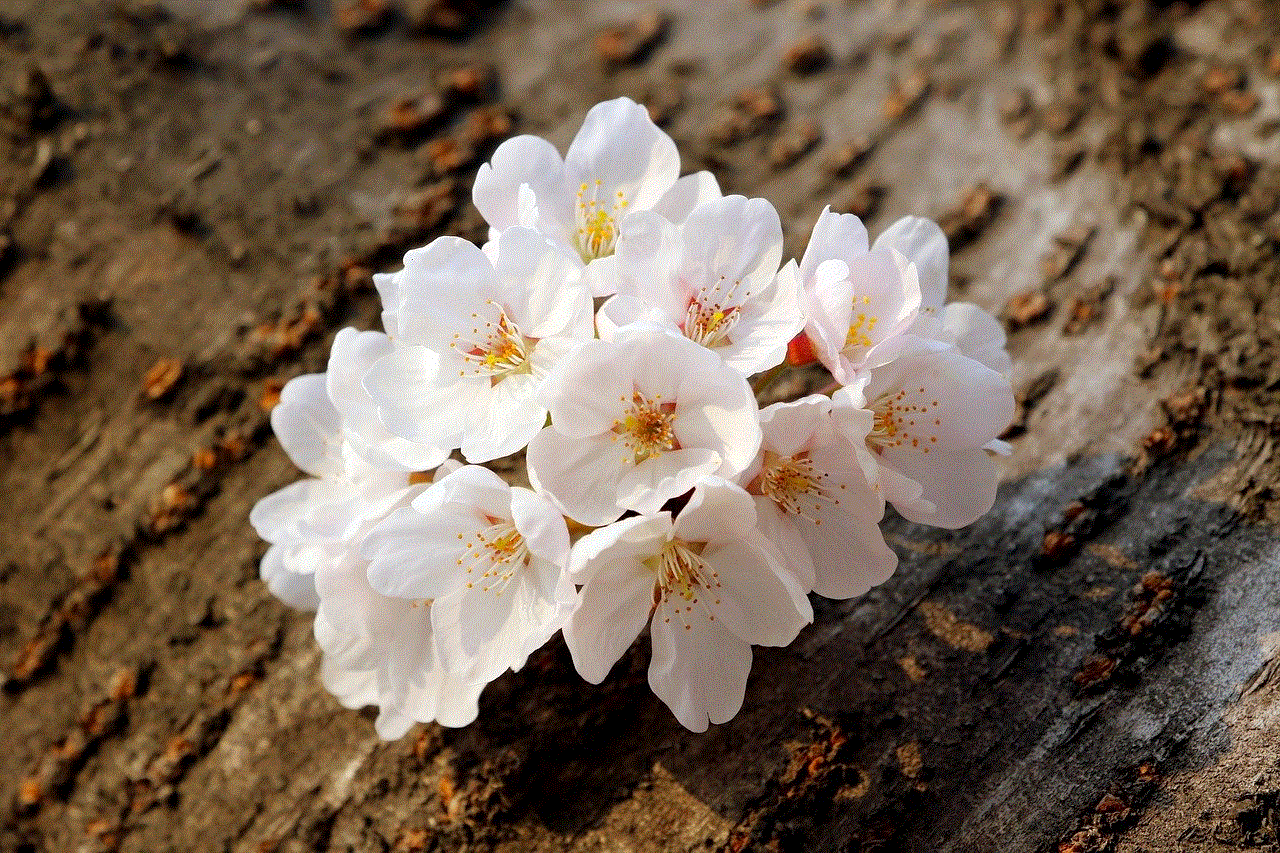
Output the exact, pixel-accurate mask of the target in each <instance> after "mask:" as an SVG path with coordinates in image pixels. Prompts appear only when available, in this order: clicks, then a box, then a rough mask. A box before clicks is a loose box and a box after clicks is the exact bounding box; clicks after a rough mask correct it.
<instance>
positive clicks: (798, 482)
mask: <svg viewBox="0 0 1280 853" xmlns="http://www.w3.org/2000/svg"><path fill="white" fill-rule="evenodd" d="M826 479H827V474H826V473H825V472H823V471H818V470H816V469H815V468H814V467H813V460H812V459H810V458H809V454H808V452H807V451H804V452H801V453H797V454H796V455H795V456H780V455H778V454H776V453H774V452H773V451H771V450H766V451H765V454H764V464H763V466H762V467H761V471H760V477H759V479H758V488H759V490H760V494H762V495H764V496H765V497H767V498H768V499H769V500H771V501H773V502H774V503H775V504H777V505H778V508H779V509H781V510H782V511H783V512H785V513H787V514H788V515H796V516H800V517H801V518H805V519H808V520H809V521H811V522H813V523H814V524H821V523H822V519H821V517H820V512H821V508H822V505H823V504H833V505H835V506H839V505H840V499H839V498H836V497H832V496H831V495H829V494H828V493H827V491H826V490H825V489H824V488H823V481H824V480H826ZM840 488H842V489H843V488H844V484H841V485H840Z"/></svg>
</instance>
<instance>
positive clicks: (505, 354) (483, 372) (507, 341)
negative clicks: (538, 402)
mask: <svg viewBox="0 0 1280 853" xmlns="http://www.w3.org/2000/svg"><path fill="white" fill-rule="evenodd" d="M485 304H486V305H487V306H489V307H490V308H491V309H496V311H497V316H496V317H493V318H491V319H486V318H484V317H482V316H481V315H480V314H479V313H475V314H472V315H471V319H472V320H473V321H474V322H475V325H474V326H472V327H471V332H470V334H469V335H463V334H462V333H461V332H459V333H455V334H454V336H453V340H452V341H450V342H449V346H450V347H452V348H453V349H454V350H456V351H458V352H459V353H460V354H461V355H462V360H463V361H464V362H465V363H466V368H464V369H462V370H459V371H458V375H459V376H466V375H467V374H468V370H467V368H469V369H470V373H471V375H472V376H488V377H490V379H491V381H492V383H493V384H495V385H496V384H497V383H498V381H500V380H501V379H502V378H503V377H504V376H508V375H510V374H512V373H528V372H530V371H531V370H532V369H533V366H532V364H531V363H530V360H529V356H530V355H531V354H532V352H533V347H534V344H535V343H537V342H536V341H535V340H534V339H533V338H526V337H524V336H523V335H521V334H520V327H519V326H517V325H516V324H515V321H514V320H512V319H511V318H510V317H508V316H507V311H506V309H505V308H504V307H502V306H501V305H499V304H498V303H497V302H495V301H494V300H492V299H486V300H485Z"/></svg>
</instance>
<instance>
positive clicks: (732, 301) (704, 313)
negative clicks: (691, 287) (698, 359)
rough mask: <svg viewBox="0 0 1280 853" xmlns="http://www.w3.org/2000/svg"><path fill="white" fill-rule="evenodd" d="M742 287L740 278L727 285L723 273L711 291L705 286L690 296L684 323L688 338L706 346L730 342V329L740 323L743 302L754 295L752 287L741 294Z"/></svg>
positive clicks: (683, 329) (685, 333)
mask: <svg viewBox="0 0 1280 853" xmlns="http://www.w3.org/2000/svg"><path fill="white" fill-rule="evenodd" d="M741 286H742V282H741V281H740V280H739V281H734V282H733V283H731V284H727V285H726V283H725V277H724V276H720V281H719V282H717V283H716V284H715V285H714V286H712V287H711V289H710V290H708V289H706V288H703V290H702V291H701V293H699V294H698V295H697V296H695V297H693V298H692V299H690V300H689V306H688V308H686V309H685V315H684V323H683V324H681V330H682V331H683V332H684V335H685V337H687V338H688V339H689V340H691V341H693V342H694V343H697V344H701V345H702V346H704V347H718V346H724V345H726V344H729V343H731V341H730V340H729V332H731V331H732V330H733V327H734V326H736V325H737V324H738V318H739V315H740V314H741V306H742V303H743V302H745V301H746V300H748V299H750V298H751V291H750V290H748V291H746V292H744V293H742V294H741V295H739V294H738V288H739V287H741Z"/></svg>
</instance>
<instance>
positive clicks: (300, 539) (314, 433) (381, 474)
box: [249, 373, 409, 591]
mask: <svg viewBox="0 0 1280 853" xmlns="http://www.w3.org/2000/svg"><path fill="white" fill-rule="evenodd" d="M271 425H272V427H273V428H274V430H275V433H276V436H277V437H278V438H279V439H280V444H281V446H282V447H283V448H284V450H285V453H287V454H288V455H289V458H290V459H291V460H293V463H294V464H295V465H297V466H298V467H299V468H301V469H302V470H303V471H305V472H306V473H308V474H310V475H312V476H311V477H309V478H307V479H304V480H299V481H298V482H296V483H293V484H291V485H288V486H285V487H284V488H283V489H280V490H279V491H276V492H273V493H272V494H270V495H267V496H266V497H265V498H263V499H262V500H260V501H258V503H257V504H256V505H255V506H254V507H253V510H252V511H251V512H250V513H249V522H250V523H251V524H253V526H254V528H255V529H256V530H257V531H258V535H259V536H261V537H262V538H263V539H265V540H267V541H268V542H270V543H271V545H272V548H271V549H270V550H269V551H268V552H267V557H264V558H263V567H262V573H263V579H264V580H267V581H268V583H272V581H271V578H274V577H276V573H277V570H278V569H281V568H282V569H284V570H286V571H289V572H294V573H298V574H310V573H312V572H314V571H315V567H316V566H317V565H318V564H320V563H322V562H324V561H326V560H328V559H330V555H329V551H330V550H331V549H332V547H333V546H340V545H342V544H343V543H346V542H349V541H350V540H351V539H352V537H353V536H355V533H356V531H357V530H358V529H359V528H360V526H361V524H363V523H364V521H365V520H366V519H368V518H370V517H374V516H378V515H380V514H382V513H384V512H385V511H386V508H387V506H389V505H390V504H391V503H393V502H394V501H395V500H396V499H397V497H396V496H397V495H398V494H399V493H400V492H401V491H402V490H403V489H404V488H405V487H406V486H408V485H409V479H408V473H407V472H406V471H404V470H399V471H396V470H385V469H378V468H375V467H372V466H370V465H369V464H368V463H367V462H365V460H364V459H363V458H362V457H361V456H360V455H359V454H358V453H356V452H355V450H354V448H352V446H351V445H350V444H349V443H348V442H347V441H346V440H345V439H344V438H343V424H342V418H341V416H340V415H339V414H338V411H337V409H335V408H334V406H333V404H332V403H331V402H330V400H329V394H328V391H327V390H326V377H325V375H324V374H319V373H318V374H310V375H307V376H299V377H296V378H294V379H291V380H289V382H288V383H287V384H286V385H285V386H284V389H283V390H282V391H281V393H280V402H279V403H278V404H277V405H276V407H275V408H274V409H273V410H272V411H271ZM277 583H282V581H277ZM273 591H274V589H273Z"/></svg>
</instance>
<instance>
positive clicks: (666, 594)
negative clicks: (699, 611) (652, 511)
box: [645, 539, 721, 631]
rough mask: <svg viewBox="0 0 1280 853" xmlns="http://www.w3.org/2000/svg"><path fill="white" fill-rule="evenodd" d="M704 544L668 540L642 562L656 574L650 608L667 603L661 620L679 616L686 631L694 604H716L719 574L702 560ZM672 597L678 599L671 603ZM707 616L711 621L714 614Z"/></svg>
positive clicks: (668, 620)
mask: <svg viewBox="0 0 1280 853" xmlns="http://www.w3.org/2000/svg"><path fill="white" fill-rule="evenodd" d="M705 547H706V543H705V542H685V541H683V540H681V539H672V540H671V541H670V542H667V543H666V544H665V545H663V547H662V551H661V552H660V553H659V554H657V555H656V556H653V557H650V558H649V559H648V560H646V561H645V564H646V565H648V566H649V567H650V568H651V569H653V570H654V573H655V575H656V577H655V578H654V582H653V608H654V609H655V610H657V609H658V608H662V607H664V606H666V605H670V607H669V608H668V609H667V612H665V613H664V615H663V617H662V618H663V621H664V622H670V621H671V618H672V617H673V616H674V617H676V618H680V619H682V621H683V622H684V628H685V630H686V631H688V630H689V629H690V622H689V616H690V614H692V613H693V608H694V607H699V606H701V607H702V608H703V609H705V608H707V607H708V606H709V605H716V604H719V603H720V596H719V593H718V590H719V589H720V586H721V584H720V573H719V572H717V571H715V570H714V569H712V568H711V567H710V566H709V565H707V562H706V561H705V560H703V559H702V549H703V548H705ZM672 596H674V597H675V598H677V599H679V600H678V601H675V602H672V601H671V598H672ZM707 618H708V619H709V620H711V621H713V622H714V621H715V618H716V616H715V614H714V613H710V612H708V613H707Z"/></svg>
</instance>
